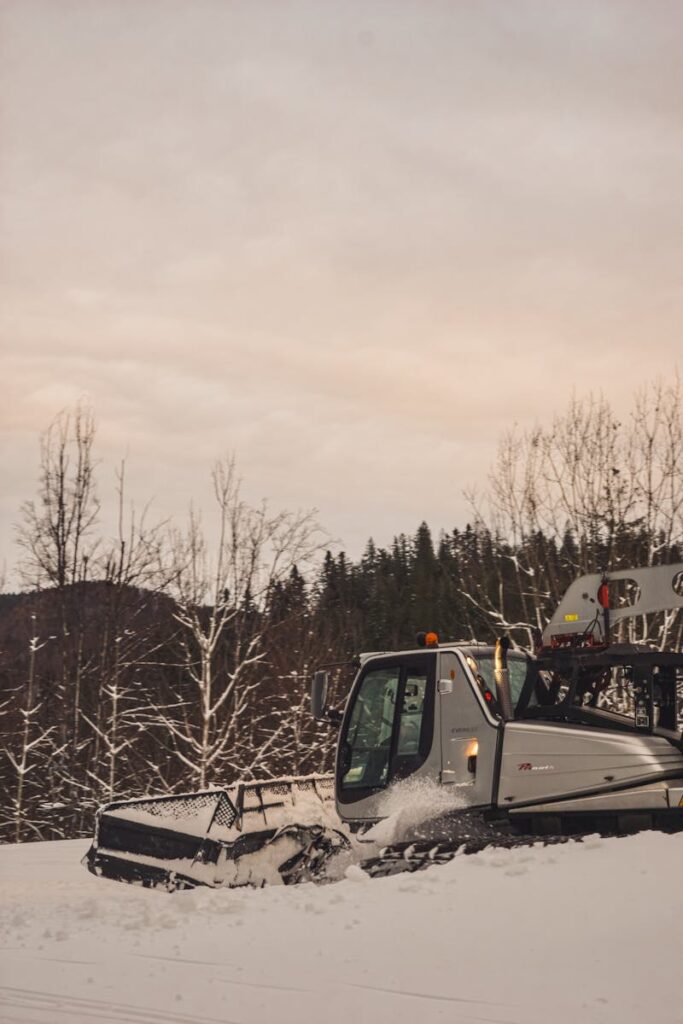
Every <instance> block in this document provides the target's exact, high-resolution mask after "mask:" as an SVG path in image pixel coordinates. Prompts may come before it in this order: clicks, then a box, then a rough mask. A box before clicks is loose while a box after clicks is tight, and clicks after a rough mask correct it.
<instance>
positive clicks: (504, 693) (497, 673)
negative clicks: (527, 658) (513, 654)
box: [493, 636, 515, 722]
mask: <svg viewBox="0 0 683 1024" xmlns="http://www.w3.org/2000/svg"><path fill="white" fill-rule="evenodd" d="M509 648H510V637H508V636H501V637H499V638H498V640H496V653H495V655H494V662H493V664H494V669H493V676H494V679H495V680H496V692H497V697H498V707H499V708H500V711H501V714H502V716H503V719H504V720H505V721H506V722H510V721H512V719H513V718H514V717H515V712H514V708H513V707H512V694H511V692H510V670H509V669H508V650H509Z"/></svg>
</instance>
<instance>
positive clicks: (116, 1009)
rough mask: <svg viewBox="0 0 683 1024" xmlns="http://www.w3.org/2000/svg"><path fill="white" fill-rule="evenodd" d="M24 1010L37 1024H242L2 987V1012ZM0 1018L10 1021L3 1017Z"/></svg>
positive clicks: (0, 991)
mask: <svg viewBox="0 0 683 1024" xmlns="http://www.w3.org/2000/svg"><path fill="white" fill-rule="evenodd" d="M5 1006H6V1007H8V1008H12V1009H14V1010H21V1009H25V1010H28V1011H30V1012H33V1013H36V1012H38V1013H40V1014H42V1016H38V1017H34V1018H33V1020H34V1021H35V1022H36V1024H38V1022H40V1024H43V1022H44V1021H47V1022H49V1024H59V1021H60V1020H63V1021H64V1022H65V1024H71V1021H73V1020H76V1018H81V1019H84V1020H86V1021H95V1020H98V1021H114V1022H117V1024H118V1022H124V1024H240V1022H238V1021H231V1020H228V1019H227V1018H226V1017H222V1018H220V1019H219V1018H217V1017H196V1016H194V1015H190V1014H184V1013H174V1012H173V1011H169V1010H153V1009H145V1007H143V1006H130V1005H129V1004H126V1003H111V1002H108V1001H107V1000H103V999H82V998H79V997H77V996H65V995H60V994H59V993H57V992H29V991H28V990H27V989H23V988H11V987H10V986H9V985H0V1009H2V1007H5ZM0 1019H2V1020H3V1021H5V1020H8V1018H7V1017H5V1016H3V1017H1V1018H0ZM14 1019H15V1020H17V1021H21V1022H22V1024H24V1022H28V1021H31V1018H29V1017H26V1016H23V1017H15V1018H14Z"/></svg>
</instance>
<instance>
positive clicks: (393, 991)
mask: <svg viewBox="0 0 683 1024" xmlns="http://www.w3.org/2000/svg"><path fill="white" fill-rule="evenodd" d="M344 984H345V985H346V987H347V988H362V989H365V990H366V991H368V992H386V993H387V994H388V995H392V996H409V997H410V998H411V999H433V1000H436V1001H437V1002H440V1003H467V1004H469V1005H473V1006H500V1007H505V1006H511V1004H510V1003H492V1002H491V1001H490V1000H488V999H465V998H464V997H462V996H438V995H433V994H432V993H431V992H406V991H405V990H403V989H400V988H383V987H381V986H379V985H362V984H360V982H357V983H354V982H344ZM470 1020H482V1021H491V1022H492V1024H515V1022H514V1021H511V1020H509V1019H508V1020H502V1019H501V1018H499V1017H470Z"/></svg>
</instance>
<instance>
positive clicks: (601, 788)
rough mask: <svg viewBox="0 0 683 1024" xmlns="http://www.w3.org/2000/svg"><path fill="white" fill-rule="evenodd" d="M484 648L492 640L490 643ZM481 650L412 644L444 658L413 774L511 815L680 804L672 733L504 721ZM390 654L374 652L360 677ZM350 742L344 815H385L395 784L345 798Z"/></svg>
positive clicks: (682, 773)
mask: <svg viewBox="0 0 683 1024" xmlns="http://www.w3.org/2000/svg"><path fill="white" fill-rule="evenodd" d="M482 650H487V651H490V648H485V647H484V646H483V645H482ZM477 653H478V651H477V648H476V647H473V646H472V645H471V644H453V645H447V646H442V647H439V648H438V650H436V651H434V652H429V651H425V650H424V649H420V650H415V651H407V652H404V655H405V656H406V657H408V658H420V657H423V658H424V657H429V656H430V654H431V655H432V656H433V657H435V658H436V687H435V689H436V694H435V702H434V709H433V714H434V727H433V733H432V741H431V747H430V749H429V752H428V754H427V756H426V757H425V759H424V761H423V762H422V764H421V765H420V766H419V767H418V768H417V769H416V770H415V771H412V772H411V773H410V778H411V780H417V781H418V784H419V780H423V781H424V782H430V783H433V782H434V781H436V780H438V782H439V783H440V784H441V786H443V787H447V788H448V789H449V790H450V791H452V792H453V794H454V797H455V796H457V797H458V798H459V801H460V802H461V803H462V806H463V809H465V808H467V809H471V808H485V809H498V810H500V811H501V812H505V813H506V814H510V815H511V816H513V815H514V814H515V813H516V812H519V811H521V810H526V811H528V810H529V809H533V810H536V811H539V812H541V811H542V812H544V813H549V812H551V811H552V810H553V809H554V808H555V809H557V808H560V805H561V809H562V811H564V812H566V811H573V812H577V811H584V810H585V811H586V812H591V811H597V810H599V809H600V808H604V807H606V806H609V807H613V808H614V809H624V810H627V809H631V810H634V809H640V808H643V809H644V808H655V807H661V808H669V807H678V806H679V804H680V802H681V797H683V752H682V751H681V750H680V749H679V748H677V747H676V746H674V745H673V744H672V743H671V742H670V741H669V740H668V739H666V738H663V737H662V736H658V735H643V734H640V733H636V732H633V731H628V730H625V731H616V730H614V729H607V728H605V729H601V728H597V727H595V726H591V727H589V728H588V727H584V728H581V727H578V726H576V725H574V724H572V725H567V724H564V723H551V722H546V721H524V720H521V721H508V722H503V721H502V720H501V718H500V717H499V716H497V715H496V714H495V712H494V711H493V710H492V708H491V707H490V706H489V705H487V702H486V700H485V699H484V693H483V691H482V686H481V685H480V682H481V677H479V680H478V679H477V674H476V664H477V662H476V656H477ZM515 657H518V658H520V660H521V656H519V655H517V656H515V655H513V658H515ZM386 658H387V655H384V654H373V655H369V656H364V657H363V658H362V659H361V671H360V673H359V677H360V676H362V674H363V673H364V672H365V671H367V670H369V669H370V668H371V667H372V666H373V663H376V664H382V663H384V661H385V660H386ZM359 677H357V680H356V683H355V684H354V686H353V687H352V689H351V693H350V696H349V702H348V703H347V712H346V715H348V704H349V703H351V702H352V700H353V697H354V694H355V693H356V689H357V684H358V678H359ZM343 728H344V727H343V726H342V730H343ZM341 751H342V744H340V745H339V747H338V753H337V768H336V777H337V786H336V801H337V811H338V813H339V816H340V817H341V818H342V820H345V821H348V822H351V823H354V824H355V825H358V824H361V823H364V822H368V823H369V822H373V821H377V820H378V819H379V818H381V817H383V816H384V815H385V814H386V813H387V811H386V806H387V805H386V791H387V788H388V787H383V788H380V789H378V790H377V791H375V792H372V793H370V794H368V795H367V796H365V797H362V798H360V799H353V800H349V799H348V798H347V799H344V791H343V786H342V785H340V781H341V778H342V774H343V773H342V770H341V766H340V763H339V761H340V757H341V756H342V755H341ZM473 769H474V770H473ZM411 784H413V783H412V782H411ZM454 803H455V801H454Z"/></svg>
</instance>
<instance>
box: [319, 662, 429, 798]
mask: <svg viewBox="0 0 683 1024" xmlns="http://www.w3.org/2000/svg"><path fill="white" fill-rule="evenodd" d="M434 672H435V657H434V655H433V654H425V655H422V656H420V655H417V656H413V657H412V658H411V659H408V660H404V661H398V660H396V659H391V660H387V661H383V662H381V663H374V664H370V665H368V666H367V668H366V670H365V672H364V673H363V675H362V676H361V678H360V680H359V682H358V684H357V688H356V691H355V694H354V695H353V696H352V706H351V711H350V714H349V716H348V718H347V721H346V723H345V728H344V734H343V735H342V737H341V743H340V762H339V774H340V789H341V790H343V791H347V792H348V791H361V790H363V791H364V790H375V789H379V788H382V787H384V786H386V785H388V783H389V782H390V781H391V780H392V779H393V778H399V777H403V776H405V775H407V774H410V772H412V771H414V770H415V768H416V767H418V766H419V764H421V763H422V761H423V760H424V758H425V756H426V754H427V753H428V751H429V747H430V745H431V736H432V729H433V716H434V687H435V684H434ZM359 795H360V793H359Z"/></svg>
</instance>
